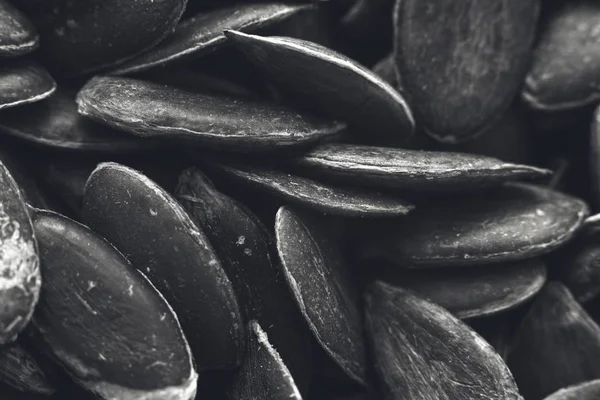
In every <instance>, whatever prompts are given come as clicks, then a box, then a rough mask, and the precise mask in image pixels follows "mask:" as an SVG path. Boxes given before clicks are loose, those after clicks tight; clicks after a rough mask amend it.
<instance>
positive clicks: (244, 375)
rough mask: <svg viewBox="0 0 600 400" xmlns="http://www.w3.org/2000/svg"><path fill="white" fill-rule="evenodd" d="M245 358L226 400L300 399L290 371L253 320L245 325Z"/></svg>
mask: <svg viewBox="0 0 600 400" xmlns="http://www.w3.org/2000/svg"><path fill="white" fill-rule="evenodd" d="M247 332H248V344H247V348H246V357H245V359H244V362H243V363H242V366H241V368H240V369H239V370H238V372H237V373H236V377H235V378H234V379H233V382H232V383H231V386H230V388H229V390H228V393H227V395H226V397H225V398H226V399H227V400H247V399H265V400H283V399H291V400H302V396H301V395H300V392H299V391H298V388H297V387H296V383H295V382H294V379H293V378H292V376H291V375H290V371H289V370H288V368H287V367H286V365H285V364H284V362H283V360H282V359H281V357H280V356H279V353H278V352H277V350H276V349H275V347H273V345H272V344H271V343H270V342H269V338H268V336H267V334H266V333H265V331H264V330H263V329H262V328H261V326H260V325H259V324H258V322H256V321H251V322H250V323H249V324H248V328H247Z"/></svg>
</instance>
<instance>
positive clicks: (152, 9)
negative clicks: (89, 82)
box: [37, 0, 187, 76]
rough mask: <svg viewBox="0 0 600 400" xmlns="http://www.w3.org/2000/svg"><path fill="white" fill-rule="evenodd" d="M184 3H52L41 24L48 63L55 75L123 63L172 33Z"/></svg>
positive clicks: (183, 0) (101, 0) (95, 0)
mask: <svg viewBox="0 0 600 400" xmlns="http://www.w3.org/2000/svg"><path fill="white" fill-rule="evenodd" d="M186 3H187V0H164V1H155V0H139V1H134V2H132V1H128V0H110V1H106V0H92V1H87V2H86V3H85V4H81V3H79V2H70V1H67V2H54V4H55V7H54V10H53V12H52V13H48V14H47V15H45V18H42V19H41V20H40V21H38V24H37V25H38V30H39V32H40V37H41V42H40V43H41V46H40V51H41V55H42V57H43V58H44V63H45V65H47V66H48V67H49V68H51V70H52V71H54V72H55V73H57V74H60V75H64V76H73V75H79V74H82V73H87V72H92V71H96V70H98V69H101V68H105V67H108V66H111V65H114V64H116V63H119V62H122V61H124V60H126V59H128V58H131V57H133V56H134V55H136V54H139V53H141V52H143V51H144V50H147V49H149V48H151V47H153V46H154V45H156V44H157V43H158V42H160V41H161V40H162V39H164V38H165V37H166V36H167V35H168V34H170V33H171V32H172V31H173V29H175V25H176V24H177V22H178V21H179V18H180V17H181V14H182V13H183V10H184V9H185V5H186ZM98 38H101V40H98Z"/></svg>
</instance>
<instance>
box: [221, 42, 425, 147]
mask: <svg viewBox="0 0 600 400" xmlns="http://www.w3.org/2000/svg"><path fill="white" fill-rule="evenodd" d="M225 36H227V38H228V39H229V40H231V41H232V42H233V43H234V44H235V45H236V46H237V47H238V48H239V49H240V50H241V51H243V52H244V54H246V56H247V57H248V59H249V60H250V61H251V62H252V63H254V64H255V65H256V66H258V67H259V68H261V69H262V70H263V71H264V72H265V74H266V77H267V78H268V79H272V80H273V81H274V82H276V83H278V84H279V85H281V87H282V88H283V89H285V90H287V91H290V92H291V93H293V94H294V95H295V96H296V97H298V98H299V99H300V100H301V101H302V102H303V103H304V104H305V105H308V106H309V107H310V108H313V109H315V110H318V111H320V112H322V113H323V114H324V115H330V116H331V117H335V118H339V119H342V120H344V121H348V122H350V123H352V124H354V125H356V126H358V127H361V128H364V129H368V131H367V132H364V134H365V135H366V134H367V133H368V134H369V135H379V136H380V137H382V138H384V139H385V140H386V141H391V142H398V141H399V140H400V139H403V138H407V137H409V136H411V135H412V133H413V130H414V121H413V117H412V114H411V111H410V109H409V107H408V105H407V104H406V102H405V101H404V99H403V98H402V96H401V95H400V94H399V93H398V92H397V91H396V90H395V89H394V88H392V87H391V86H390V85H388V84H387V83H386V82H385V81H383V80H382V79H381V78H379V77H378V76H377V75H375V74H374V73H372V72H371V71H369V70H368V69H366V68H365V67H363V66H361V65H360V64H358V63H357V62H356V61H353V60H351V59H349V58H347V57H346V56H344V55H342V54H340V53H337V52H335V51H333V50H330V49H328V48H326V47H323V46H320V45H318V44H315V43H312V42H308V41H304V40H299V39H293V38H289V37H277V36H271V37H262V36H256V35H247V34H244V33H241V32H236V31H226V32H225Z"/></svg>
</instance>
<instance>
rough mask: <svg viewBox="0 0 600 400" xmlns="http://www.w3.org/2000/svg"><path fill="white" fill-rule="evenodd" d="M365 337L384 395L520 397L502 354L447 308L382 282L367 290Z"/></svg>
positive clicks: (434, 397)
mask: <svg viewBox="0 0 600 400" xmlns="http://www.w3.org/2000/svg"><path fill="white" fill-rule="evenodd" d="M366 322H367V324H366V325H367V337H368V339H369V343H370V345H371V348H372V351H373V356H374V361H375V370H376V372H377V374H378V376H379V377H380V379H381V381H382V385H381V386H382V389H383V394H384V398H385V399H389V400H395V399H404V400H411V399H419V400H420V399H465V398H468V399H476V398H482V399H483V398H486V399H498V400H500V399H503V400H504V399H515V400H517V399H520V398H521V397H520V396H519V392H518V390H517V386H516V384H515V381H514V379H513V377H512V375H511V373H510V371H509V370H508V367H507V366H506V364H504V361H502V358H500V356H499V355H498V354H497V353H496V352H495V351H494V349H492V347H491V346H490V345H489V344H488V343H487V342H486V341H485V340H483V338H481V337H480V336H479V335H478V334H477V333H475V332H474V331H473V330H471V328H469V327H468V326H467V325H465V324H463V323H462V322H461V321H460V320H458V319H456V318H455V317H453V316H452V315H451V314H450V313H449V312H448V311H446V310H445V309H443V308H441V307H439V306H437V305H435V304H433V303H430V302H428V301H427V300H425V299H423V298H421V297H419V296H417V295H415V294H413V293H411V292H410V291H407V290H403V289H400V288H393V287H391V286H389V285H387V284H385V283H382V282H375V283H374V284H372V285H371V286H370V288H369V290H368V291H367V294H366Z"/></svg>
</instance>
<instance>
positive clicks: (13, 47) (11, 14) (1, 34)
mask: <svg viewBox="0 0 600 400" xmlns="http://www.w3.org/2000/svg"><path fill="white" fill-rule="evenodd" d="M38 45H39V37H38V34H37V32H36V30H35V28H34V26H33V24H32V23H31V21H29V19H28V18H27V17H26V16H25V15H23V13H21V11H19V10H17V9H16V8H15V7H14V6H13V5H12V4H10V3H9V2H8V1H6V0H2V1H0V56H2V57H17V56H22V55H24V54H27V53H29V52H32V51H33V50H35V49H36V48H37V47H38Z"/></svg>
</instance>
